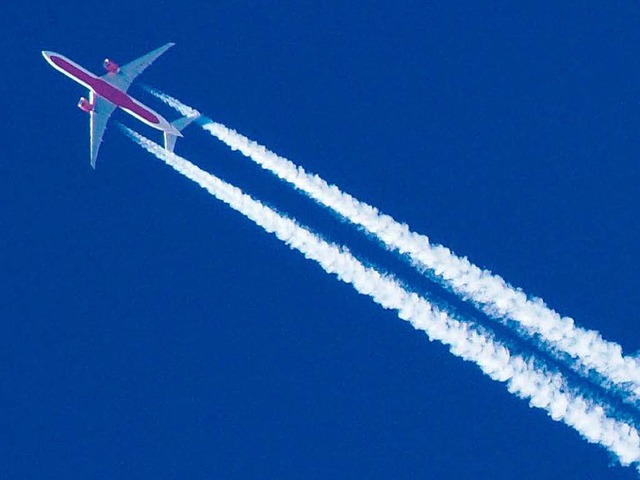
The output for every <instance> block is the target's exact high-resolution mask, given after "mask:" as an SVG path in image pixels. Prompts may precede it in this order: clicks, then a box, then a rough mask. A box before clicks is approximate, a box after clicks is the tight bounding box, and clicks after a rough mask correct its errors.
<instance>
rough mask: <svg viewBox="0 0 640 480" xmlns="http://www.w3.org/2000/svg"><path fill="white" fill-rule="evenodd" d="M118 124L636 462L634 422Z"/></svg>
mask: <svg viewBox="0 0 640 480" xmlns="http://www.w3.org/2000/svg"><path fill="white" fill-rule="evenodd" d="M122 128H123V130H124V131H125V133H126V134H127V135H129V137H131V138H132V139H133V140H134V141H136V142H137V143H138V144H139V145H141V146H142V147H143V148H145V149H146V150H147V151H149V152H150V153H151V154H153V155H155V156H156V157H157V158H159V159H160V160H162V161H164V162H165V163H166V164H167V165H169V166H171V167H172V168H173V169H175V170H176V171H178V172H179V173H181V174H182V175H184V176H185V177H187V178H189V179H190V180H192V181H194V182H196V183H197V184H198V185H200V186H201V187H202V188H204V189H205V190H207V191H208V192H209V193H210V194H211V195H213V196H214V197H216V198H217V199H218V200H220V201H222V202H224V203H226V204H227V205H229V206H230V207H231V208H233V209H234V210H236V211H238V212H240V213H241V214H242V215H244V216H245V217H247V218H248V219H250V220H252V221H253V222H254V223H256V225H258V226H260V227H262V228H263V229H264V230H265V231H267V232H269V233H272V234H274V235H275V236H276V237H277V238H278V239H280V240H281V241H283V242H284V243H286V244H287V245H288V246H289V247H290V248H292V249H295V250H298V251H299V252H301V253H302V254H303V255H304V256H305V257H306V258H308V259H310V260H314V261H315V262H317V263H318V264H319V265H320V266H321V267H322V268H323V269H324V270H325V272H327V273H330V274H333V275H335V276H336V277H337V278H338V279H340V280H341V281H343V282H345V283H348V284H350V285H352V286H353V287H354V289H355V290H356V291H357V292H359V293H360V294H362V295H366V296H369V297H371V298H372V299H373V301H375V302H376V303H377V304H379V305H380V306H382V307H383V308H385V309H389V310H395V311H396V312H397V314H398V316H399V317H400V318H401V319H403V320H407V321H409V322H410V323H411V324H412V325H413V326H414V328H416V329H418V330H423V331H425V332H426V334H427V336H428V337H429V339H430V340H431V341H433V340H437V341H440V342H442V343H443V344H445V345H447V346H449V349H450V351H451V352H452V353H453V354H454V355H456V356H458V357H460V358H462V359H464V360H467V361H471V362H474V363H475V364H477V365H478V366H479V367H480V369H481V370H482V371H483V372H484V373H485V374H486V375H488V376H489V377H490V378H492V379H494V380H496V381H499V382H505V383H506V384H507V389H508V390H509V391H510V392H511V393H513V394H515V395H517V396H518V397H520V398H523V399H527V400H529V404H530V405H531V406H532V407H537V408H541V409H543V410H545V411H547V413H548V414H549V416H551V418H552V419H553V420H556V421H562V422H564V423H565V424H567V425H569V426H571V427H573V428H574V429H575V430H577V431H578V432H579V433H580V434H581V435H582V436H583V437H584V438H585V439H586V440H587V441H589V442H591V443H598V444H600V445H602V446H604V447H605V448H606V449H608V450H609V451H610V452H611V453H612V454H614V455H615V456H616V457H617V458H618V460H619V462H620V463H621V464H622V465H625V466H628V465H631V464H638V463H639V462H640V435H639V434H638V431H637V430H636V428H635V427H634V426H632V425H630V424H629V423H625V422H624V421H622V420H619V419H616V418H612V417H610V416H608V415H607V412H606V411H605V410H604V408H603V407H602V406H601V405H598V404H597V403H595V402H594V401H593V400H592V399H589V398H586V397H584V396H583V395H580V394H578V393H576V392H574V391H573V390H572V389H570V388H569V387H568V385H567V384H566V382H565V380H564V378H563V377H562V376H561V375H560V374H559V373H550V372H547V371H545V370H543V369H541V368H539V367H536V366H535V365H534V362H533V361H532V360H526V359H525V358H523V357H521V356H518V355H512V354H511V353H510V352H509V350H508V349H507V348H506V347H505V346H503V345H501V344H500V343H498V342H496V341H495V340H494V339H493V337H492V336H488V335H482V334H480V333H479V332H478V331H477V330H476V329H474V328H472V327H471V326H470V325H469V324H467V323H463V322H461V321H459V320H456V319H453V318H451V317H450V316H449V315H448V314H447V313H446V312H444V311H441V310H439V309H438V308H436V307H434V306H432V305H431V304H429V303H428V302H427V301H426V300H425V299H424V298H421V297H419V296H418V295H417V294H415V293H411V292H408V291H407V290H405V289H404V288H403V287H402V286H401V285H400V284H399V283H398V282H397V281H396V280H395V279H393V278H390V277H388V276H384V275H382V274H380V273H379V272H378V271H377V270H375V269H373V268H369V267H365V266H364V265H363V264H362V263H361V262H360V261H358V260H357V259H356V258H355V257H354V256H353V255H351V254H350V253H349V252H348V251H347V250H346V249H345V248H341V247H338V246H337V245H335V244H331V243H328V242H326V241H324V240H323V239H321V238H320V237H318V236H317V235H315V234H313V233H312V232H311V231H309V230H307V229H305V228H304V227H302V226H300V225H298V224H297V223H296V222H295V221H293V220H292V219H289V218H287V217H284V216H282V215H280V214H278V213H277V212H275V211H274V210H272V209H270V208H269V207H267V206H265V205H263V204H262V203H260V202H259V201H257V200H255V199H253V198H252V197H250V196H249V195H247V194H245V193H243V192H242V191H241V190H240V189H239V188H237V187H235V186H233V185H230V184H228V183H226V182H224V181H222V180H220V179H219V178H217V177H215V176H213V175H211V174H209V173H207V172H205V171H204V170H202V169H200V168H198V167H197V166H195V165H193V164H192V163H190V162H189V161H187V160H186V159H184V158H182V157H179V156H177V155H175V154H173V153H170V152H168V151H166V150H165V149H163V148H162V147H161V146H160V145H158V144H156V143H154V142H152V141H151V140H149V139H147V138H145V137H143V136H141V135H139V134H138V133H136V132H134V131H133V130H131V129H129V128H127V127H124V126H123V127H122Z"/></svg>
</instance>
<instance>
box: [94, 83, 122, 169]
mask: <svg viewBox="0 0 640 480" xmlns="http://www.w3.org/2000/svg"><path fill="white" fill-rule="evenodd" d="M89 102H90V103H91V104H93V105H94V107H93V110H91V113H90V117H89V129H90V132H89V138H90V143H91V156H90V158H91V166H92V167H93V168H96V159H97V158H98V150H99V149H100V144H101V143H102V136H103V135H104V131H105V130H106V128H107V120H109V117H110V116H111V114H112V113H113V111H114V110H115V109H116V106H115V105H114V104H113V103H111V102H110V101H108V100H105V99H104V98H102V97H100V96H99V95H96V94H95V93H94V92H93V91H90V92H89Z"/></svg>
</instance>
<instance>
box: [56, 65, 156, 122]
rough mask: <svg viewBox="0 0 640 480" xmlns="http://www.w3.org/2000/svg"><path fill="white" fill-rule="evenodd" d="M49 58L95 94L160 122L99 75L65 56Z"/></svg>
mask: <svg viewBox="0 0 640 480" xmlns="http://www.w3.org/2000/svg"><path fill="white" fill-rule="evenodd" d="M49 58H50V59H51V61H52V62H53V63H54V64H55V65H56V66H57V67H59V68H60V69H62V70H64V71H65V72H67V73H68V74H69V75H72V76H74V77H75V78H77V79H78V80H79V81H81V82H82V83H84V84H86V85H88V86H89V88H91V89H92V90H93V91H94V92H96V94H98V95H100V96H101V97H103V98H106V99H107V100H109V101H110V102H111V103H113V104H114V105H117V106H118V107H120V108H126V109H127V110H130V111H131V112H133V113H135V114H136V115H138V116H140V117H141V118H144V119H145V120H146V121H147V122H149V123H152V124H155V125H158V124H159V123H160V119H159V118H158V117H156V116H155V115H154V114H153V113H152V112H150V111H149V110H147V109H146V108H144V107H143V106H142V105H139V104H138V103H136V102H135V101H134V100H133V99H132V98H131V97H130V96H129V95H127V94H126V93H124V92H123V91H122V90H119V89H117V88H116V87H114V86H113V85H111V84H110V83H109V82H106V81H104V80H103V79H101V78H99V77H95V76H93V75H91V74H89V73H88V72H87V71H85V70H83V69H81V68H78V67H77V66H76V65H74V64H73V63H72V62H70V61H68V60H66V59H65V58H62V57H59V56H57V55H51V56H50V57H49Z"/></svg>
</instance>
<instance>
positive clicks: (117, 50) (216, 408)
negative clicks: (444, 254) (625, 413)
mask: <svg viewBox="0 0 640 480" xmlns="http://www.w3.org/2000/svg"><path fill="white" fill-rule="evenodd" d="M351 3H356V2H339V3H337V4H336V3H333V4H331V3H326V2H317V3H307V2H286V3H285V2H282V3H279V4H272V3H271V2H244V3H240V2H215V4H214V2H210V3H209V2H168V1H149V0H146V1H135V2H102V3H100V4H94V5H92V4H90V2H78V3H74V2H41V3H39V2H20V3H15V4H12V6H11V7H10V8H7V9H6V11H5V12H4V13H3V15H2V18H0V27H1V28H0V32H1V33H0V39H1V43H0V45H2V52H3V65H4V68H3V75H2V77H1V80H0V92H1V93H2V94H1V95H0V111H1V112H2V114H3V116H2V119H3V125H4V128H3V136H2V139H3V141H2V154H1V155H0V200H1V205H2V207H1V210H0V281H1V282H2V293H1V294H0V319H1V320H2V326H3V328H2V335H0V478H3V479H5V478H6V479H40V478H47V479H68V478H94V479H103V478H104V479H107V478H109V479H110V478H153V479H174V478H176V479H177V478H194V479H211V478H420V477H422V478H472V477H473V478H487V479H489V478H490V479H502V478H504V479H512V478H516V477H517V478H521V479H527V478H531V479H534V478H535V479H539V478H549V479H551V478H581V479H586V478H594V479H604V478H634V477H635V475H634V472H633V470H631V469H624V468H619V467H616V466H612V463H611V461H610V458H609V457H608V455H607V454H606V452H605V451H604V449H602V448H599V447H596V446H591V445H589V444H587V443H586V442H585V441H583V440H582V439H581V438H580V437H579V436H578V435H577V434H576V433H575V432H574V431H573V430H571V429H569V428H567V427H565V426H563V425H561V424H558V423H555V422H553V421H551V420H550V419H548V418H547V417H546V415H545V414H544V413H543V412H541V411H539V410H532V409H530V408H529V407H528V406H527V405H526V403H525V402H523V401H520V400H518V399H515V398H514V397H512V396H511V395H510V394H508V393H507V391H506V389H505V388H504V386H503V385H500V384H497V383H494V382H492V381H490V380H489V379H487V378H486V377H483V376H482V375H481V374H480V372H479V370H478V369H477V368H476V367H474V366H473V365H469V364H465V363H463V362H462V361H460V360H458V359H456V358H454V357H453V356H452V355H450V354H449V353H448V352H447V351H446V349H445V348H444V347H442V346H440V345H434V344H431V343H429V342H428V341H427V340H426V337H425V335H424V334H422V333H419V332H415V331H413V329H412V328H411V327H410V326H409V325H408V324H406V323H404V322H402V321H400V320H398V318H397V317H396V316H395V315H393V313H391V312H385V311H383V310H381V309H380V308H379V307H377V306H376V305H374V304H373V303H372V302H371V301H370V300H369V299H367V298H364V297H360V296H359V295H357V294H355V293H354V292H353V290H352V289H351V288H350V287H348V286H346V285H344V284H341V283H339V282H337V281H336V280H335V279H334V278H332V277H329V276H327V275H326V274H325V273H324V272H323V271H321V270H320V269H319V268H318V267H317V266H315V265H313V264H311V263H309V262H308V261H306V260H304V259H303V258H302V257H301V256H300V255H299V254H297V253H293V252H291V251H290V250H288V249H287V248H286V247H284V246H283V245H282V244H280V243H279V242H278V241H277V240H275V239H274V238H273V237H271V236H269V235H267V234H265V233H264V232H262V231H261V230H259V229H258V228H256V227H255V226H253V225H252V224H250V222H248V221H247V220H246V219H244V218H243V217H241V216H240V215H238V214H237V213H235V212H232V211H231V210H230V209H228V208H227V207H225V206H223V205H221V204H219V203H218V202H216V201H215V200H214V199H212V198H211V197H210V196H209V195H208V194H207V193H205V192H204V191H202V190H200V189H198V188H197V187H196V186H195V185H193V184H192V183H190V182H188V181H187V180H184V179H183V178H181V177H180V176H178V175H176V174H175V173H174V172H173V171H171V170H170V169H168V168H167V167H166V166H164V165H162V164H161V163H160V162H158V161H157V160H155V159H153V158H151V157H150V156H149V155H148V154H146V153H144V152H142V151H141V150H140V149H139V148H138V147H136V146H135V145H134V144H132V143H131V142H129V141H128V140H127V139H126V138H124V137H123V136H122V135H121V134H120V133H119V132H118V129H117V128H116V127H115V125H112V126H111V127H110V129H109V130H108V131H107V134H106V136H105V143H104V145H103V146H102V149H101V152H100V157H99V159H98V169H97V170H96V171H93V170H91V168H90V166H89V162H88V119H87V117H86V115H85V114H84V113H83V112H81V111H80V110H78V109H77V108H76V107H75V104H76V102H77V99H78V98H79V97H80V96H81V95H85V93H86V92H84V91H83V89H82V88H81V87H80V86H78V85H76V84H74V83H72V82H71V81H69V80H68V79H66V78H64V77H63V76H61V75H60V74H59V73H58V72H56V71H54V70H53V69H51V68H50V67H49V65H47V63H46V62H45V61H44V59H43V58H42V57H41V55H40V50H43V49H47V50H54V51H57V52H60V53H62V54H64V55H67V56H69V57H70V58H72V59H74V60H75V61H77V62H79V63H80V64H82V65H84V66H85V67H86V68H88V69H90V70H93V71H94V72H96V73H97V72H100V68H101V66H100V65H101V61H102V59H103V58H104V57H105V56H109V57H111V58H113V59H115V60H116V61H119V62H121V63H124V62H126V61H128V60H130V59H133V58H135V57H136V56H138V55H140V54H142V53H145V52H147V51H149V50H151V49H153V48H156V47H157V46H159V45H162V44H163V43H165V42H167V41H175V42H176V43H177V46H176V47H175V48H174V49H172V50H171V51H170V52H168V53H167V54H166V55H165V56H164V57H163V58H162V59H160V60H159V61H158V62H157V63H156V64H154V65H153V67H151V68H150V69H149V70H147V72H145V74H144V76H143V77H142V80H143V81H144V82H145V83H148V84H150V85H153V86H155V87H158V88H160V89H164V90H166V91H167V92H169V93H171V94H173V95H176V96H177V97H178V98H180V99H182V100H184V101H185V102H187V103H189V104H191V105H193V106H194V107H196V108H199V109H200V110H202V111H203V112H205V113H207V114H208V115H210V116H211V117H213V118H214V119H216V120H219V121H221V122H223V123H225V124H227V125H229V126H231V127H234V128H237V129H238V130H239V131H241V132H242V133H244V134H246V135H248V136H249V137H251V138H254V139H256V140H258V141H260V142H261V143H263V144H265V145H267V146H268V147H269V148H271V149H272V150H274V151H276V152H278V153H280V154H282V155H285V156H288V157H289V158H291V159H293V160H294V161H296V162H297V163H299V164H302V165H304V166H305V167H306V168H308V169H309V170H311V171H314V172H317V173H320V174H321V175H322V176H323V177H324V178H326V179H327V180H329V181H331V182H335V183H337V184H338V185H340V186H341V187H342V188H343V189H345V190H346V191H349V192H350V193H352V194H354V195H355V196H356V197H358V198H361V199H363V200H365V201H367V202H369V203H371V204H373V205H376V206H379V207H380V208H381V209H382V210H383V211H385V212H388V213H390V214H392V215H394V216H395V217H396V218H398V219H401V220H403V221H406V222H408V223H409V224H410V225H411V226H412V227H413V229H415V230H416V231H419V232H423V233H426V234H428V235H430V236H431V237H432V238H433V239H434V240H435V241H438V242H441V243H443V244H445V245H447V246H449V247H451V248H453V249H454V250H455V251H456V252H458V253H459V254H462V255H467V256H469V257H470V258H471V259H472V260H473V261H475V262H476V263H478V264H480V265H482V266H484V267H487V268H490V269H492V270H493V271H495V272H497V273H499V274H501V275H503V276H504V277H505V278H506V279H508V280H509V281H510V282H512V283H513V284H514V285H518V286H521V287H522V288H524V290H525V291H527V292H528V293H530V294H535V295H539V296H541V297H542V298H544V299H545V300H546V301H547V302H548V304H550V305H551V306H552V307H554V308H556V309H557V310H558V311H560V312H562V313H563V314H567V315H571V316H573V317H575V318H576V320H577V321H578V323H579V324H580V325H582V326H585V327H588V328H594V329H597V330H599V331H600V332H602V334H603V335H604V336H605V338H608V339H611V340H614V341H618V342H620V343H621V344H622V345H623V347H624V349H625V351H626V352H628V353H632V352H634V351H635V350H637V349H638V348H639V347H640V333H639V331H638V325H637V302H636V300H637V291H638V289H639V287H640V275H638V268H637V266H638V255H637V246H638V244H639V241H640V230H639V228H638V214H637V205H638V203H639V200H640V198H639V194H638V183H639V181H640V167H639V166H638V165H639V162H638V152H639V151H640V140H639V135H638V131H639V129H640V103H639V100H640V87H639V85H640V82H639V80H640V29H639V28H638V25H640V5H638V3H637V2H573V1H550V0H546V1H540V2H535V3H536V5H525V3H528V2H515V3H516V5H514V2H507V1H490V2H471V1H464V2H451V1H435V2H429V3H426V2H418V1H415V2H411V1H399V2H398V1H396V2H368V3H367V5H366V6H353V5H350V4H351ZM132 93H133V94H134V95H136V96H138V97H139V98H140V99H143V100H144V101H147V102H148V103H149V104H150V105H152V106H153V107H154V108H157V109H158V110H159V111H161V112H162V113H164V114H166V115H167V116H168V117H170V118H173V117H175V114H174V113H173V112H171V111H169V110H168V109H167V108H166V107H163V106H162V105H160V104H159V103H158V102H157V101H155V100H153V99H152V98H150V97H149V96H148V95H145V93H144V92H142V91H141V90H140V89H139V88H137V89H135V88H134V89H133V90H132ZM114 119H116V120H118V121H122V122H124V123H126V124H128V125H131V126H133V127H134V128H137V129H139V130H140V131H142V132H143V133H145V134H146V135H148V136H150V137H151V138H154V139H156V140H159V135H158V133H157V132H155V131H153V130H150V129H147V128H146V127H144V126H143V125H140V124H139V123H138V122H136V121H135V120H134V119H132V118H130V117H128V116H126V115H125V114H123V113H121V112H118V113H116V114H115V115H114ZM185 133H186V136H187V138H186V140H183V141H182V142H181V143H179V145H178V152H179V153H181V154H183V155H185V156H186V157H187V158H190V159H191V160H193V161H196V162H197V163H199V164H200V165H202V166H205V167H206V168H207V169H209V170H210V171H212V172H214V173H216V174H219V175H221V176H222V177H223V178H226V179H229V180H231V181H233V182H234V183H237V184H239V185H240V186H241V187H242V188H244V189H246V191H248V192H250V193H252V194H256V195H257V196H259V197H260V198H263V199H264V200H266V201H267V202H269V203H270V204H272V205H274V206H276V207H277V208H279V209H281V210H282V211H285V212H291V213H293V214H295V215H296V216H297V217H299V218H300V219H301V220H302V221H303V222H304V223H307V224H311V225H313V226H314V227H315V228H318V229H320V230H321V231H322V232H323V233H324V234H326V235H327V236H329V237H331V238H336V239H339V240H345V239H348V240H349V241H350V245H351V246H352V248H353V249H354V251H356V252H361V253H366V254H367V255H371V258H373V259H374V260H376V261H379V262H381V263H383V265H384V267H385V268H387V269H391V270H394V271H396V269H398V271H401V269H402V268H403V267H402V266H401V264H400V263H398V262H396V261H395V260H394V259H393V258H392V257H390V256H387V255H384V254H383V253H380V252H378V249H377V248H376V246H375V245H374V244H372V243H371V242H369V241H368V240H366V239H365V238H364V237H363V236H361V235H359V234H358V233H357V232H354V231H353V230H352V229H350V228H348V227H347V226H346V225H344V224H342V223H340V222H339V221H337V220H336V219H335V218H333V217H332V216H331V215H328V214H327V213H326V212H324V211H323V210H322V209H320V208H318V207H316V206H315V205H313V204H312V203H311V202H309V201H308V200H306V199H304V198H303V197H301V196H299V195H297V194H295V193H293V192H292V191H291V190H290V189H289V188H288V187H287V186H285V185H283V184H281V183H280V182H278V181H276V180H275V179H273V178H271V176H270V175H269V174H267V173H265V172H262V171H261V170H260V169H259V168H257V167H255V166H253V165H252V164H250V162H248V161H247V160H246V159H244V158H243V157H241V156H240V155H239V154H237V153H232V152H230V151H228V150H227V149H226V148H225V147H223V146H221V145H219V144H218V143H217V142H216V141H215V140H214V139H213V138H211V137H210V136H209V135H208V134H206V133H205V132H203V131H201V130H199V129H197V128H190V129H189V130H187V131H186V132H185ZM376 252H378V253H376ZM417 287H418V288H420V289H423V288H427V289H428V288H429V287H428V284H427V283H426V282H425V283H424V284H420V285H417Z"/></svg>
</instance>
